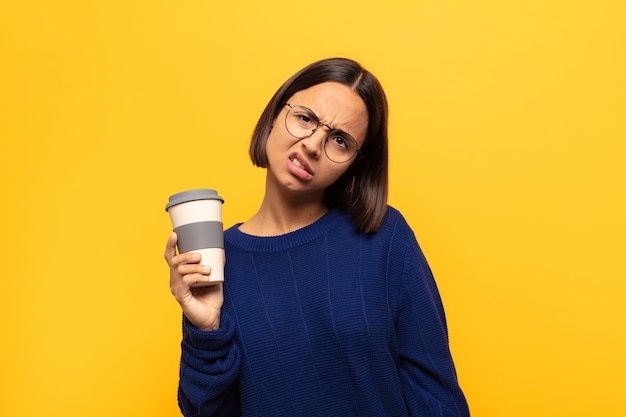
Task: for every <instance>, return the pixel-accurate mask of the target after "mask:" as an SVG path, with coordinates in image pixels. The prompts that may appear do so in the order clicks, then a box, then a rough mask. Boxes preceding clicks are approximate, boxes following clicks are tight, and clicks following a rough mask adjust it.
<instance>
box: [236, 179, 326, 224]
mask: <svg viewBox="0 0 626 417" xmlns="http://www.w3.org/2000/svg"><path fill="white" fill-rule="evenodd" d="M327 212H328V207H327V206H326V204H325V203H324V199H323V194H322V195H316V196H303V195H295V194H293V193H288V192H281V191H280V190H277V189H273V188H272V187H266V189H265V195H264V197H263V201H262V202H261V207H260V208H259V210H258V211H257V212H256V214H254V215H253V216H252V217H251V218H250V219H249V220H248V221H246V222H245V223H243V224H242V225H241V226H239V230H241V231H242V232H244V233H246V234H250V235H254V236H278V235H283V234H285V233H289V232H293V231H294V230H298V229H301V228H303V227H305V226H308V225H310V224H311V223H313V222H315V221H316V220H318V219H319V218H321V217H322V216H323V215H324V214H326V213H327Z"/></svg>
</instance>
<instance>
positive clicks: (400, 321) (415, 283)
mask: <svg viewBox="0 0 626 417" xmlns="http://www.w3.org/2000/svg"><path fill="white" fill-rule="evenodd" d="M238 226H239V225H235V226H233V227H231V228H230V229H228V230H227V231H225V234H224V235H225V250H226V260H227V261H226V267H225V281H224V305H223V308H222V316H221V328H220V329H219V330H215V331H211V332H204V331H200V330H198V329H196V328H195V327H193V325H191V324H190V323H189V322H188V321H187V320H186V319H184V320H183V341H182V356H181V367H180V384H179V404H180V407H181V410H182V411H183V413H184V414H185V415H186V416H238V415H244V416H404V415H410V416H469V411H468V408H467V403H466V401H465V398H464V396H463V393H462V391H461V389H460V387H459V385H458V383H457V378H456V372H455V368H454V364H453V361H452V358H451V355H450V351H449V348H448V334H447V328H446V320H445V315H444V310H443V307H442V304H441V300H440V297H439V293H438V290H437V287H436V285H435V281H434V279H433V276H432V274H431V271H430V268H429V267H428V264H427V262H426V259H425V258H424V256H423V254H422V251H421V250H420V248H419V246H418V244H417V241H416V239H415V237H414V234H413V232H412V230H411V229H410V227H409V226H408V224H407V223H406V221H405V220H404V218H403V217H402V215H401V214H400V213H399V212H398V211H397V210H395V209H393V208H389V209H388V212H387V215H386V218H385V221H384V224H383V226H382V228H381V230H380V231H378V232H377V233H375V234H371V235H366V234H363V233H361V232H359V231H358V230H357V229H356V228H355V226H353V225H352V224H351V223H350V219H349V217H348V216H347V215H346V214H344V213H342V212H340V211H338V210H331V211H329V212H328V213H327V214H325V215H324V216H323V217H322V218H320V219H319V220H317V221H316V222H315V223H313V224H311V225H309V226H306V227H304V228H302V229H299V230H296V231H294V232H291V233H287V234H285V235H281V236H276V237H256V236H250V235H246V234H244V233H242V232H241V231H239V229H238Z"/></svg>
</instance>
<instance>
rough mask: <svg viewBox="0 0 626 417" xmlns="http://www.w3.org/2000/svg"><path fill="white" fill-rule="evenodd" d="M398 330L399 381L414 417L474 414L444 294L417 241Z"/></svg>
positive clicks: (409, 256)
mask: <svg viewBox="0 0 626 417" xmlns="http://www.w3.org/2000/svg"><path fill="white" fill-rule="evenodd" d="M396 329H397V334H398V344H399V349H400V377H401V379H402V386H403V395H404V400H405V402H406V405H407V409H408V411H409V415H419V416H423V415H429V416H438V417H453V416H454V417H467V416H469V409H468V406H467V402H466V400H465V396H464V395H463V392H462V391H461V388H460V386H459V384H458V381H457V376H456V370H455V367H454V362H453V360H452V356H451V354H450V349H449V345H448V331H447V325H446V318H445V313H444V309H443V305H442V302H441V298H440V296H439V291H438V289H437V286H436V284H435V280H434V278H433V276H432V273H431V270H430V268H429V266H428V263H427V262H426V259H425V257H424V255H423V253H422V251H421V249H420V248H419V246H418V244H417V242H416V241H414V242H413V243H412V244H411V245H410V246H409V247H408V248H407V252H406V254H405V263H404V274H403V285H402V305H401V308H400V312H399V315H398V321H397V323H396Z"/></svg>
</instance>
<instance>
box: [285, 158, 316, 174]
mask: <svg viewBox="0 0 626 417" xmlns="http://www.w3.org/2000/svg"><path fill="white" fill-rule="evenodd" d="M289 161H290V162H291V167H292V169H291V171H292V173H293V174H294V175H296V176H297V177H299V178H301V179H303V180H310V179H311V178H313V170H312V169H311V167H310V166H309V164H308V163H307V161H306V160H305V159H303V158H302V157H300V156H299V155H298V154H293V155H291V156H290V157H289Z"/></svg>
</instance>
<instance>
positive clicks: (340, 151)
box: [285, 106, 359, 163]
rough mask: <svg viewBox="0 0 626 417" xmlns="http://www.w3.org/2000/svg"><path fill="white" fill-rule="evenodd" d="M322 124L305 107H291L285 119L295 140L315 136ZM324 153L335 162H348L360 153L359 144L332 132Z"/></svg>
mask: <svg viewBox="0 0 626 417" xmlns="http://www.w3.org/2000/svg"><path fill="white" fill-rule="evenodd" d="M319 125H320V123H319V120H317V116H316V115H315V113H313V111H312V110H311V109H309V108H307V107H304V106H290V107H289V110H288V111H287V116H286V117H285V127H286V128H287V132H289V134H290V135H291V136H293V137H295V138H298V139H304V138H307V137H309V136H311V135H312V134H313V132H315V130H316V129H317V128H318V127H319ZM324 152H325V153H326V156H327V157H328V159H330V160H331V161H333V162H339V163H341V162H348V161H349V160H351V159H352V158H354V157H355V155H356V154H357V153H358V152H359V144H358V143H357V141H356V140H355V139H354V138H353V137H352V136H350V135H349V134H347V133H345V132H341V131H337V132H334V131H331V132H329V134H328V136H327V137H326V141H325V142H324Z"/></svg>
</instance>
